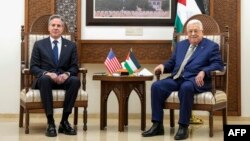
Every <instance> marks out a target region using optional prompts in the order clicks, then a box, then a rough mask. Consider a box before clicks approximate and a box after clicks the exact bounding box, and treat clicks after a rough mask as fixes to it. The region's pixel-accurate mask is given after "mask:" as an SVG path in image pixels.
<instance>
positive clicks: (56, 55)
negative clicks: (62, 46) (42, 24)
mask: <svg viewBox="0 0 250 141" xmlns="http://www.w3.org/2000/svg"><path fill="white" fill-rule="evenodd" d="M57 43H58V41H57V40H54V41H53V44H54V47H53V53H54V63H55V64H56V65H57V64H58V46H57Z"/></svg>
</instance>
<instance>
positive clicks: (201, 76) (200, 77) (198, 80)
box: [195, 71, 205, 87]
mask: <svg viewBox="0 0 250 141" xmlns="http://www.w3.org/2000/svg"><path fill="white" fill-rule="evenodd" d="M204 77H205V72H204V71H200V72H199V73H198V74H197V76H196V77H195V82H196V84H197V86H199V87H201V86H203V85H204V80H203V79H204Z"/></svg>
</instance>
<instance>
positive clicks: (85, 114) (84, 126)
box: [83, 107, 88, 131]
mask: <svg viewBox="0 0 250 141" xmlns="http://www.w3.org/2000/svg"><path fill="white" fill-rule="evenodd" d="M87 116H88V115H87V107H84V108H83V130H84V131H87V118H88V117H87Z"/></svg>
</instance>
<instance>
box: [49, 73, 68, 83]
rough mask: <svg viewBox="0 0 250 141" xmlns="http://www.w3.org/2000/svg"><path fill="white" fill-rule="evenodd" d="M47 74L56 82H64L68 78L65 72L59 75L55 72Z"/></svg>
mask: <svg viewBox="0 0 250 141" xmlns="http://www.w3.org/2000/svg"><path fill="white" fill-rule="evenodd" d="M45 75H48V76H49V77H50V78H51V79H52V80H53V81H54V82H55V83H57V84H62V83H64V82H65V80H66V79H68V77H69V76H68V75H67V74H65V73H63V74H60V75H57V74H56V73H54V72H47V73H46V74H45Z"/></svg>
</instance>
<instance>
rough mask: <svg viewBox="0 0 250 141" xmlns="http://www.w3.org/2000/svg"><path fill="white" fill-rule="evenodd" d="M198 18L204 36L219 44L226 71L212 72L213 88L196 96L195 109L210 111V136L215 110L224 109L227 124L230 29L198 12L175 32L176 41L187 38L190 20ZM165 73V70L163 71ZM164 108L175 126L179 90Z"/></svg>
mask: <svg viewBox="0 0 250 141" xmlns="http://www.w3.org/2000/svg"><path fill="white" fill-rule="evenodd" d="M192 19H198V20H200V21H201V22H202V24H203V33H204V37H205V38H208V39H211V40H213V41H214V42H216V43H218V44H219V47H220V52H221V55H222V61H223V63H224V68H225V70H224V71H213V72H211V77H212V90H211V91H208V92H204V93H201V94H197V95H195V96H194V104H193V110H199V111H208V112H209V136H210V137H213V115H214V112H215V111H219V110H220V111H222V114H221V115H222V121H223V125H225V124H227V91H228V72H227V70H228V59H229V58H228V53H229V52H228V49H229V43H228V41H229V31H228V27H225V31H224V32H220V28H219V25H218V23H217V22H216V21H215V20H214V19H213V18H212V17H211V16H208V15H203V14H198V15H194V16H192V17H190V18H189V19H188V20H187V22H186V23H185V24H184V28H183V33H176V32H175V33H174V38H173V39H174V41H175V42H177V41H181V40H184V39H187V36H186V34H185V33H186V26H187V23H188V21H190V20H192ZM163 73H164V72H163ZM155 75H156V78H157V80H159V79H160V75H161V72H160V71H156V72H155ZM164 109H169V111H170V126H171V127H174V126H175V121H174V110H175V109H179V98H178V91H175V92H172V94H171V95H170V96H169V97H168V98H167V99H166V101H165V104H164Z"/></svg>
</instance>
